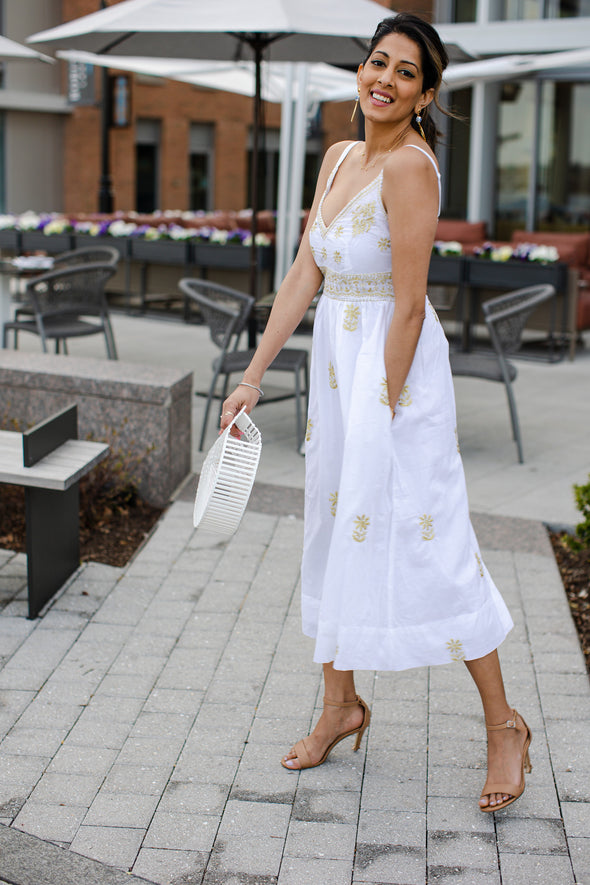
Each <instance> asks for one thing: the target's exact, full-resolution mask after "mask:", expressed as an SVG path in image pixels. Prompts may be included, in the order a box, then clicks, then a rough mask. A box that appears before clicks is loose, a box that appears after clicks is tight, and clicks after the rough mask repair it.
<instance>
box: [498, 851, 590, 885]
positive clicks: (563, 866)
mask: <svg viewBox="0 0 590 885" xmlns="http://www.w3.org/2000/svg"><path fill="white" fill-rule="evenodd" d="M500 868H501V871H502V885H522V883H523V882H526V883H527V885H547V882H555V883H557V882H559V885H574V877H573V874H572V867H571V863H570V859H569V857H565V856H558V857H550V856H547V855H541V856H539V855H537V854H501V855H500ZM582 885H584V883H582Z"/></svg>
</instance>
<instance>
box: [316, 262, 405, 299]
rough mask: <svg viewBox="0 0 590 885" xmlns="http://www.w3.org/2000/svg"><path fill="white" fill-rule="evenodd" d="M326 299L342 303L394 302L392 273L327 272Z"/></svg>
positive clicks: (325, 280)
mask: <svg viewBox="0 0 590 885" xmlns="http://www.w3.org/2000/svg"><path fill="white" fill-rule="evenodd" d="M323 294H324V295H325V297H326V298H335V299H337V300H342V301H393V300H394V294H393V284H392V282H391V274H390V273H337V272H336V271H333V270H328V269H326V270H325V276H324V293H323Z"/></svg>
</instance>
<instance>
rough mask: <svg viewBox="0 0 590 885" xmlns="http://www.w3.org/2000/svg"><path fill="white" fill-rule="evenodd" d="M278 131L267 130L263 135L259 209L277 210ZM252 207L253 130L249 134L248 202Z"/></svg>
mask: <svg viewBox="0 0 590 885" xmlns="http://www.w3.org/2000/svg"><path fill="white" fill-rule="evenodd" d="M280 140H281V136H280V132H279V130H278V129H266V130H265V131H264V132H263V133H262V134H261V142H260V146H259V149H258V208H259V209H273V210H275V209H276V208H277V198H278V187H279V145H280ZM247 205H248V206H252V130H250V132H249V133H248V200H247Z"/></svg>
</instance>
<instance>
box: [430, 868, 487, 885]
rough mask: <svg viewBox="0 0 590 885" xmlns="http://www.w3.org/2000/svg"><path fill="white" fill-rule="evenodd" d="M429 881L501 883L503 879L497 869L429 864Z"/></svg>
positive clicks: (440, 884)
mask: <svg viewBox="0 0 590 885" xmlns="http://www.w3.org/2000/svg"><path fill="white" fill-rule="evenodd" d="M428 882H429V883H430V882H431V883H432V885H500V883H501V879H500V873H499V871H498V870H497V869H496V870H486V869H481V868H479V869H478V868H471V869H470V868H465V867H459V866H453V867H445V866H438V867H436V866H432V867H430V866H429V867H428Z"/></svg>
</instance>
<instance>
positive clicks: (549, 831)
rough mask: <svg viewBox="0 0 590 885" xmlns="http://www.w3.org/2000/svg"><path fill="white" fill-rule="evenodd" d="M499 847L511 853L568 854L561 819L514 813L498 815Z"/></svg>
mask: <svg viewBox="0 0 590 885" xmlns="http://www.w3.org/2000/svg"><path fill="white" fill-rule="evenodd" d="M496 826H497V832H498V847H499V849H500V851H501V852H509V853H511V854H567V845H566V840H565V833H564V829H563V823H562V821H561V820H560V819H540V818H537V819H534V820H527V819H524V818H520V817H515V816H514V815H509V814H508V811H506V813H505V814H499V815H497V820H496Z"/></svg>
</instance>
